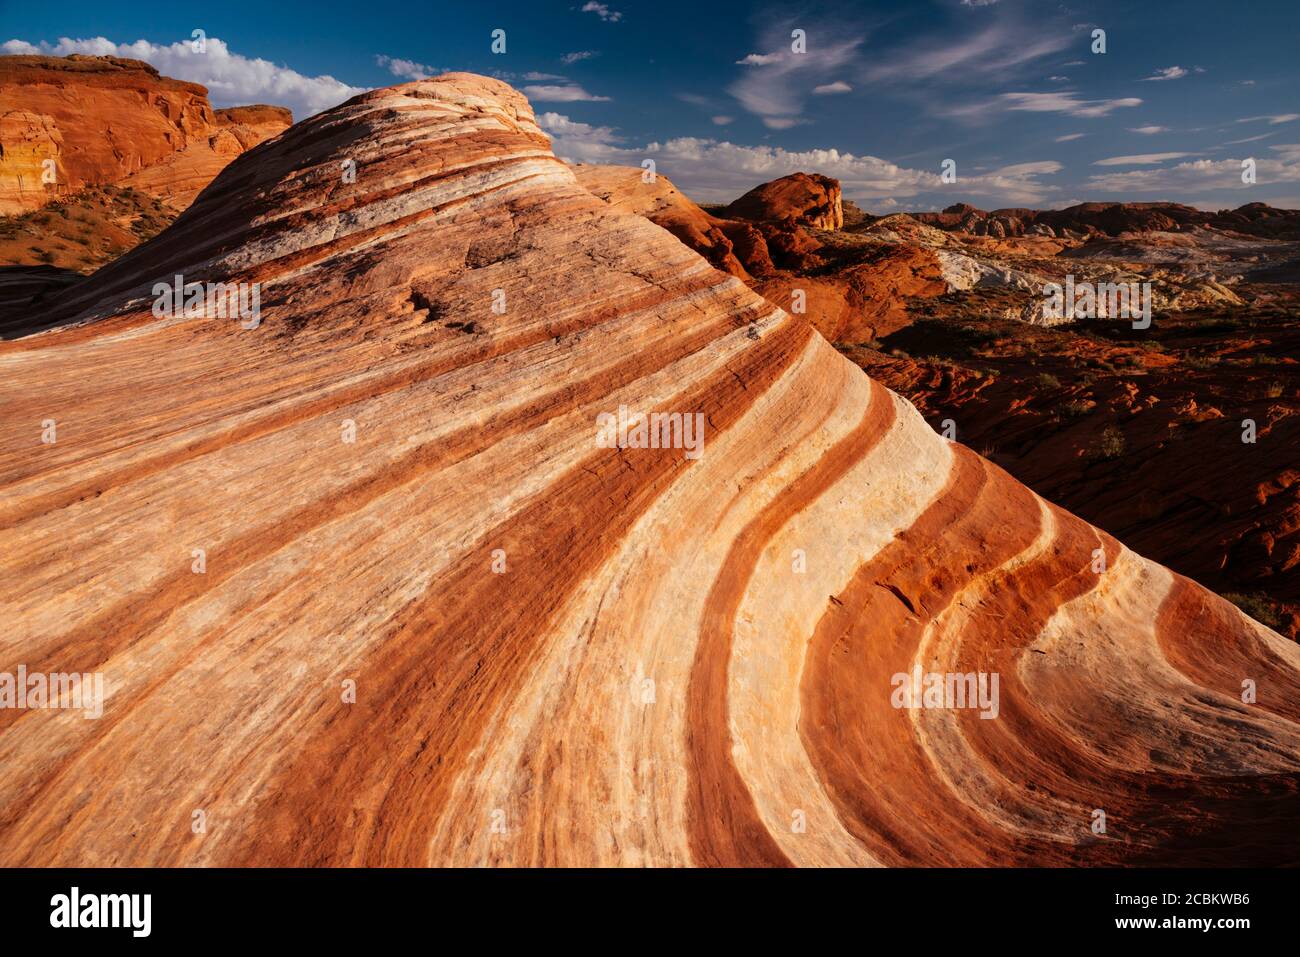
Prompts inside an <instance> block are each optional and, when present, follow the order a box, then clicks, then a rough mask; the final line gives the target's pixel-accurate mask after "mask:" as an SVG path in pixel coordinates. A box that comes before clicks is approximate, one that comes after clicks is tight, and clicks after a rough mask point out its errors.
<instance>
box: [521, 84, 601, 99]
mask: <svg viewBox="0 0 1300 957" xmlns="http://www.w3.org/2000/svg"><path fill="white" fill-rule="evenodd" d="M523 94H524V96H526V97H528V99H530V100H537V101H538V102H540V103H607V102H609V97H607V96H596V95H595V94H594V93H588V92H587V91H586V90H584V89H583V88H582V87H581V86H579V85H578V84H576V83H570V84H567V85H565V86H558V85H556V86H551V85H541V86H526V87H524V88H523Z"/></svg>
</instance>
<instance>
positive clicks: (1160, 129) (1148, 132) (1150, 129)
mask: <svg viewBox="0 0 1300 957" xmlns="http://www.w3.org/2000/svg"><path fill="white" fill-rule="evenodd" d="M1128 131H1129V132H1130V133H1141V134H1142V135H1143V136H1155V135H1156V134H1157V133H1168V132H1169V127H1167V126H1154V125H1152V126H1130V127H1129V128H1128Z"/></svg>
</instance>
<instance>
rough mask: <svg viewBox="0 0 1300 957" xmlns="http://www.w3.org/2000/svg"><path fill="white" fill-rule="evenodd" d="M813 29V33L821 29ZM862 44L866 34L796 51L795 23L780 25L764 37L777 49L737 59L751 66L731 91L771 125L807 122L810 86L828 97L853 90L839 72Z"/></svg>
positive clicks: (766, 45) (766, 43) (769, 46)
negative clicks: (805, 104)
mask: <svg viewBox="0 0 1300 957" xmlns="http://www.w3.org/2000/svg"><path fill="white" fill-rule="evenodd" d="M808 29H809V31H810V33H812V32H813V31H815V29H816V28H815V26H810V27H808ZM826 32H827V33H828V34H830V31H826ZM832 35H833V34H832ZM861 43H862V38H860V37H856V38H855V37H849V38H846V39H843V40H838V41H836V40H826V41H822V42H821V43H818V44H816V45H814V46H813V47H811V48H810V49H809V50H808V51H807V52H805V53H795V52H793V51H792V50H791V49H790V28H789V25H788V24H777V25H774V26H773V27H771V28H770V29H769V30H768V32H767V33H766V34H765V35H764V37H763V41H762V47H763V48H766V49H769V50H774V51H776V52H773V53H751V54H749V55H748V56H747V57H745V58H744V59H742V60H738V61H736V62H737V63H739V64H743V65H745V66H747V67H749V69H747V70H745V71H744V74H743V75H742V76H741V77H740V78H739V79H738V80H737V81H736V82H734V83H733V84H731V86H729V87H728V88H727V92H728V93H730V94H731V95H732V96H733V97H735V98H736V100H737V101H738V102H739V103H740V105H741V106H742V107H744V108H745V110H746V111H747V112H749V113H752V114H754V115H755V116H757V117H759V118H760V119H762V120H763V122H764V123H765V124H766V125H767V126H768V127H769V128H771V129H788V128H789V127H791V126H794V125H797V123H798V122H799V121H800V120H801V117H802V114H803V101H804V97H805V96H806V95H807V93H808V92H809V91H810V90H815V91H816V92H818V93H820V94H823V95H824V94H826V93H839V92H847V91H848V84H847V83H844V82H843V81H842V80H837V79H836V76H837V74H841V72H842V70H843V68H845V67H846V66H848V64H849V63H851V62H852V60H853V58H854V55H855V53H856V51H857V48H858V46H859V45H860V44H861ZM837 83H838V84H842V85H843V86H844V87H845V89H844V90H841V89H840V87H839V86H837ZM769 121H770V122H769Z"/></svg>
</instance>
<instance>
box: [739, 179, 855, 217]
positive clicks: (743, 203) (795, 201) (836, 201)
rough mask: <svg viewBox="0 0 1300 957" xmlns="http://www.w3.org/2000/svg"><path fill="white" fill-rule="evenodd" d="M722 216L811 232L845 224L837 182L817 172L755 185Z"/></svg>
mask: <svg viewBox="0 0 1300 957" xmlns="http://www.w3.org/2000/svg"><path fill="white" fill-rule="evenodd" d="M724 213H725V214H726V215H727V216H730V217H734V218H737V219H755V220H763V221H766V222H773V223H779V222H790V223H793V224H795V225H798V226H811V227H812V228H814V229H840V228H841V227H842V226H843V225H844V208H843V206H842V205H841V201H840V184H839V181H838V180H834V179H831V178H830V177H829V176H822V175H821V174H820V173H791V174H790V175H789V176H782V177H781V178H780V179H774V180H772V181H771V182H770V183H764V184H763V185H761V186H755V187H754V188H753V189H751V190H750V191H749V192H748V193H746V194H745V195H744V196H742V197H740V199H738V200H736V201H735V202H734V203H732V204H731V205H730V206H728V207H727V208H726V209H725V210H724Z"/></svg>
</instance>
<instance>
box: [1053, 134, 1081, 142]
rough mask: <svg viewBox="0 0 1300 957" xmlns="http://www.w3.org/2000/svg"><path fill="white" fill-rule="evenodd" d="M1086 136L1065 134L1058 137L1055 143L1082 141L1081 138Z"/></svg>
mask: <svg viewBox="0 0 1300 957" xmlns="http://www.w3.org/2000/svg"><path fill="white" fill-rule="evenodd" d="M1087 135H1088V134H1087V133H1066V134H1065V135H1064V136H1058V137H1057V138H1056V142H1058V143H1068V142H1070V140H1078V139H1082V138H1083V137H1085V136H1087Z"/></svg>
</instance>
